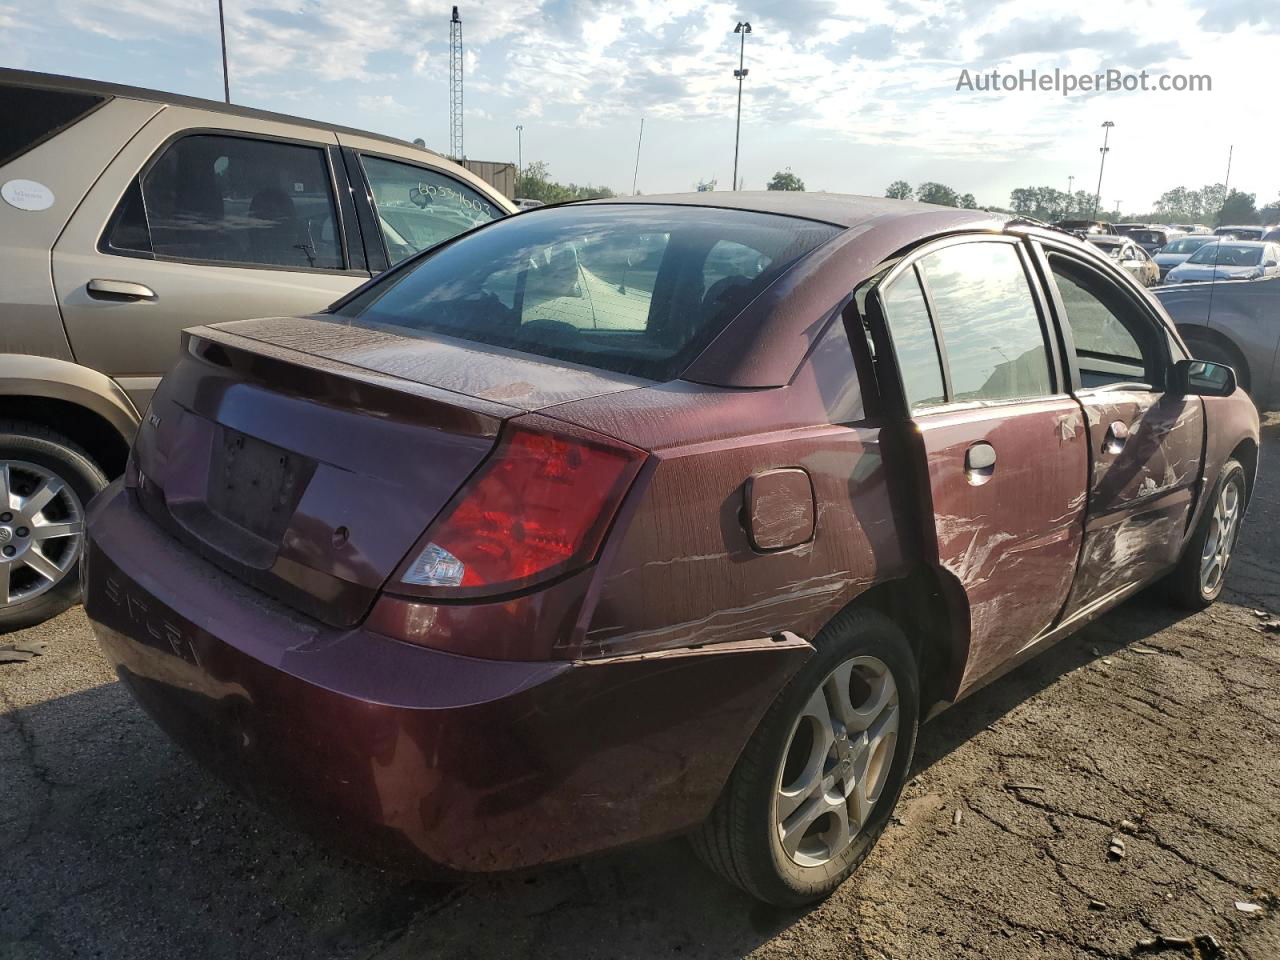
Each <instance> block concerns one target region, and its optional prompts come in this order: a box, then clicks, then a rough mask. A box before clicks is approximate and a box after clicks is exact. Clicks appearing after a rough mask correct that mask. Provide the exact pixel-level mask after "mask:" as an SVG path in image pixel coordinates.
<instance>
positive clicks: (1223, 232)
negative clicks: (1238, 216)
mask: <svg viewBox="0 0 1280 960" xmlns="http://www.w3.org/2000/svg"><path fill="white" fill-rule="evenodd" d="M1274 229H1275V226H1274V225H1272V226H1265V227H1264V226H1259V225H1258V224H1256V223H1244V224H1236V225H1234V226H1221V227H1218V228H1217V229H1216V230H1214V231H1213V232H1214V234H1216V235H1217V236H1219V237H1234V238H1235V239H1237V240H1261V239H1262V238H1263V237H1265V236H1266V235H1267V234H1268V233H1270V232H1271V231H1272V230H1274Z"/></svg>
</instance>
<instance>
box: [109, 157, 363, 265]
mask: <svg viewBox="0 0 1280 960" xmlns="http://www.w3.org/2000/svg"><path fill="white" fill-rule="evenodd" d="M102 246H103V250H104V252H108V253H127V254H132V255H135V256H139V255H140V256H155V257H156V258H158V259H171V260H183V261H203V262H212V263H226V264H242V265H248V266H269V267H282V268H287V269H297V270H310V269H330V270H333V269H341V268H342V267H343V265H344V264H343V259H342V243H341V239H340V237H339V234H338V225H337V217H336V215H335V213H334V202H333V186H332V181H331V179H330V176H329V165H328V161H327V160H326V159H325V155H324V151H323V150H322V149H321V148H319V147H309V146H303V145H300V144H293V143H279V142H276V141H271V140H254V139H249V138H244V137H229V136H221V135H215V134H196V135H193V136H189V137H183V138H182V139H181V140H178V141H176V142H174V143H173V144H171V145H170V146H169V147H168V148H166V149H165V151H164V152H163V153H162V154H161V155H160V157H159V158H158V159H157V160H156V161H155V162H154V163H153V164H152V165H151V166H150V167H149V168H148V169H146V170H144V171H143V173H142V174H140V175H139V177H138V179H137V180H135V182H134V183H133V184H132V185H131V186H130V188H129V189H128V190H127V191H126V192H125V195H124V197H123V198H121V201H120V204H119V206H118V207H117V208H116V212H115V214H114V215H113V216H112V219H111V222H110V223H109V224H108V227H107V232H106V234H105V236H104V238H103V244H102Z"/></svg>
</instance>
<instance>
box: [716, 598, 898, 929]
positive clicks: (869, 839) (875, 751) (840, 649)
mask: <svg viewBox="0 0 1280 960" xmlns="http://www.w3.org/2000/svg"><path fill="white" fill-rule="evenodd" d="M814 646H815V647H816V648H817V653H816V654H815V655H814V656H813V657H812V658H811V659H810V660H809V662H808V663H806V664H805V665H804V667H802V668H801V670H800V672H799V673H797V674H796V676H795V677H793V678H792V680H791V681H790V683H788V684H787V686H786V687H785V688H784V689H783V691H782V692H781V693H780V694H779V695H778V699H777V700H776V701H775V702H774V703H773V705H772V706H771V707H770V708H769V711H768V712H767V713H766V714H765V716H764V719H763V720H762V721H761V722H760V726H759V727H758V728H757V730H756V732H755V734H754V735H753V736H752V738H751V740H750V741H749V742H748V743H747V746H746V748H745V749H744V750H743V753H742V756H741V757H740V758H739V760H738V763H737V766H735V767H734V770H733V773H732V774H731V775H730V777H729V781H728V782H727V783H726V784H725V788H724V791H723V792H722V794H721V796H720V799H719V800H718V801H717V803H716V806H715V808H714V809H713V811H712V813H711V816H710V817H709V818H708V820H707V822H706V823H705V824H703V826H702V827H701V828H700V830H699V831H698V832H697V833H696V834H694V835H693V837H692V838H691V839H692V842H693V848H694V851H695V852H696V853H697V854H698V856H699V857H700V858H701V859H702V861H703V862H704V863H706V864H707V866H709V867H711V869H713V870H715V871H716V872H717V873H719V874H720V875H721V876H722V877H724V878H725V879H726V880H728V881H729V882H730V883H733V884H736V885H737V886H739V887H741V888H742V889H743V890H745V891H746V892H747V893H749V894H751V895H752V896H753V897H756V898H758V899H760V900H763V901H765V902H767V903H772V904H775V905H777V906H782V907H795V906H801V905H803V904H807V903H813V902H814V901H817V900H821V899H823V898H825V897H827V896H829V895H830V894H831V892H832V891H834V890H835V889H836V887H838V886H839V885H840V884H841V883H842V882H843V881H844V880H845V879H846V878H847V877H848V876H849V875H850V874H851V873H853V871H854V870H855V869H857V867H858V865H859V864H861V863H862V861H863V860H865V859H866V858H867V855H868V854H869V853H870V852H871V848H872V847H873V846H874V845H875V843H876V841H877V840H878V839H879V838H880V835H881V834H882V833H883V832H884V829H885V826H886V825H887V824H888V822H889V816H890V814H891V813H892V812H893V808H894V805H895V804H896V803H897V801H898V795H899V794H900V793H901V792H902V787H903V784H904V783H905V782H906V777H907V772H908V770H909V769H910V766H911V757H912V755H913V753H914V752H915V743H916V729H917V723H918V718H919V713H920V686H919V678H918V675H917V670H916V661H915V657H914V655H913V654H912V651H911V646H910V644H909V643H908V642H907V639H906V637H904V636H903V634H902V631H901V630H900V629H898V626H897V625H896V624H895V623H894V622H893V621H892V620H890V619H889V618H888V617H886V616H885V615H884V614H882V613H879V612H878V611H875V610H859V609H853V610H846V611H844V612H843V613H841V614H839V615H838V616H837V617H836V618H835V619H834V620H833V621H832V622H831V623H830V624H828V625H827V627H826V628H824V629H823V630H822V632H821V633H820V634H819V635H818V637H817V639H816V640H815V641H814ZM841 691H843V692H844V695H843V696H841ZM838 697H839V698H840V699H839V700H837V698H838ZM850 708H852V711H851V710H850ZM824 716H825V717H826V718H827V722H828V728H827V730H826V731H824V730H823V727H822V720H821V717H824ZM841 716H844V717H845V719H844V720H842V719H841ZM841 810H843V813H841V812H840V811H841Z"/></svg>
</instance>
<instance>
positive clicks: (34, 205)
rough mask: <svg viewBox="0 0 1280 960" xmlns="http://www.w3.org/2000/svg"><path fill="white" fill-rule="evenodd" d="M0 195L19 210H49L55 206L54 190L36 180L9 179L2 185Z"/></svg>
mask: <svg viewBox="0 0 1280 960" xmlns="http://www.w3.org/2000/svg"><path fill="white" fill-rule="evenodd" d="M0 197H4V202H5V203H7V204H9V206H11V207H17V208H18V209H19V210H48V209H49V208H50V207H52V206H53V191H52V190H50V189H49V188H48V187H46V186H45V185H44V184H43V183H36V181H34V180H9V181H7V182H6V183H5V184H4V185H3V186H0Z"/></svg>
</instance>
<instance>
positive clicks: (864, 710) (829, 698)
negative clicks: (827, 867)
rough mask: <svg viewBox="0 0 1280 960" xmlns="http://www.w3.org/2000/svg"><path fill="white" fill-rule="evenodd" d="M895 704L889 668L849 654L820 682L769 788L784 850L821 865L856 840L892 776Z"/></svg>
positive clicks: (803, 863) (873, 659) (804, 864)
mask: <svg viewBox="0 0 1280 960" xmlns="http://www.w3.org/2000/svg"><path fill="white" fill-rule="evenodd" d="M899 721H900V710H899V705H898V686H897V683H896V682H895V681H894V678H893V673H892V672H891V671H890V670H889V668H888V666H887V665H886V664H885V663H884V662H883V661H881V660H880V659H878V658H876V657H872V656H860V657H853V658H852V659H849V660H846V661H845V662H844V663H842V664H840V665H839V666H838V667H836V668H835V669H834V670H833V671H831V673H830V674H828V675H827V677H826V679H825V680H823V681H822V683H821V684H819V685H818V687H817V689H816V690H814V692H813V695H812V696H811V697H810V698H809V701H808V703H806V704H805V706H804V708H803V709H802V710H801V713H800V717H799V718H798V719H797V721H796V723H795V726H794V728H793V729H792V731H791V736H790V739H789V740H788V742H787V749H786V752H785V753H784V755H783V760H782V763H781V766H780V768H779V770H778V774H777V778H776V786H775V790H774V829H775V831H776V833H777V839H778V842H779V843H780V845H781V847H782V850H783V852H785V853H786V855H787V856H788V857H790V858H791V860H792V861H794V862H795V863H796V864H798V865H799V866H802V867H818V866H822V865H823V864H825V863H828V862H829V861H831V860H833V859H834V858H836V857H838V856H839V855H840V854H842V853H843V852H844V851H845V850H846V849H848V847H849V846H850V845H851V844H852V843H853V842H854V840H855V839H857V837H858V834H859V832H860V831H861V830H862V828H863V826H864V825H865V824H866V822H867V820H868V819H869V818H870V816H871V811H872V810H873V809H874V808H875V806H876V803H877V801H878V800H879V799H880V793H881V791H882V790H883V789H884V785H885V783H886V782H887V780H888V778H889V770H890V767H891V766H892V765H893V757H894V752H895V748H896V746H897V740H898V726H899Z"/></svg>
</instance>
